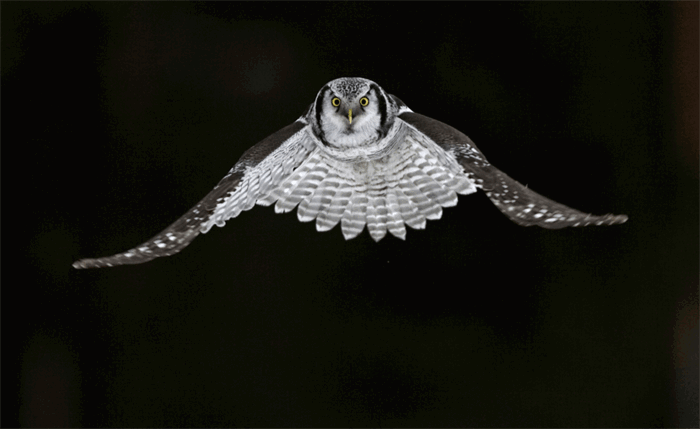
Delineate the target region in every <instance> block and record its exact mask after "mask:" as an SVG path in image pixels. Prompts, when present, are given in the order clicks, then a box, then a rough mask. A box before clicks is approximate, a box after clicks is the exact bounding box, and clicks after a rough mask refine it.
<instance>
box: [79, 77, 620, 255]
mask: <svg viewBox="0 0 700 429" xmlns="http://www.w3.org/2000/svg"><path fill="white" fill-rule="evenodd" d="M477 189H481V190H483V191H484V192H486V195H487V196H488V197H489V198H490V199H491V201H492V202H493V203H494V204H495V205H496V207H498V208H499V209H500V210H501V211H502V212H503V213H504V214H505V215H506V216H508V217H509V218H510V219H511V220H512V221H514V222H516V223H518V224H520V225H523V226H529V225H538V226H541V227H544V228H549V229H556V228H563V227H566V226H586V225H612V224H618V223H623V222H625V221H626V220H627V217H626V216H624V215H619V216H614V215H605V216H593V215H589V214H585V213H581V212H579V211H577V210H574V209H572V208H569V207H567V206H564V205H562V204H559V203H556V202H554V201H552V200H549V199H547V198H545V197H543V196H541V195H539V194H537V193H535V192H534V191H532V190H530V189H529V188H527V187H525V186H523V185H521V184H520V183H518V182H517V181H515V180H513V179H511V178H510V177H508V176H507V175H506V174H505V173H503V172H502V171H500V170H498V169H497V168H495V167H494V166H492V165H491V164H490V163H489V162H488V161H487V160H486V158H485V157H484V156H483V154H482V153H481V152H480V151H479V150H478V149H477V147H476V145H474V143H473V142H472V141H471V140H470V139H469V138H468V137H467V136H465V135H464V134H462V133H461V132H459V131H457V130H456V129H454V128H452V127H450V126H448V125H446V124H443V123H441V122H439V121H436V120H434V119H431V118H428V117H425V116H423V115H420V114H417V113H414V112H413V111H412V110H411V109H409V108H408V107H407V106H406V105H405V104H404V103H403V102H401V100H399V99H398V98H396V97H395V96H392V95H389V94H387V93H386V92H384V90H383V89H381V88H380V87H379V86H378V85H377V84H376V83H374V82H372V81H370V80H368V79H363V78H340V79H336V80H334V81H331V82H329V83H328V84H326V85H325V86H324V87H323V88H322V89H321V90H320V91H319V93H318V94H317V96H316V99H315V101H314V103H312V104H311V106H310V107H309V109H308V110H307V112H306V113H305V114H304V115H302V116H301V117H300V118H299V119H298V120H297V121H296V122H294V123H293V124H291V125H289V126H287V127H285V128H283V129H281V130H280V131H278V132H277V133H275V134H272V135H271V136H269V137H268V138H266V139H265V140H263V141H261V142H260V143H258V144H256V145H255V146H253V147H252V148H250V149H249V150H248V151H246V153H244V154H243V156H242V157H241V159H240V160H239V161H238V162H237V163H236V165H235V166H234V167H233V168H232V169H231V170H230V171H229V172H228V174H227V175H226V176H225V177H224V178H223V179H222V180H221V181H220V182H219V184H218V185H217V186H216V187H214V189H213V190H212V191H211V192H210V193H209V194H208V195H207V196H206V197H204V198H203V199H202V200H201V201H200V202H199V203H198V204H197V205H195V206H194V207H193V208H192V209H191V210H190V211H188V212H187V213H186V214H185V215H183V216H182V217H181V218H180V219H178V220H177V221H175V222H174V223H173V224H172V225H170V226H169V227H168V228H166V229H165V230H164V231H163V232H161V233H160V234H158V235H156V236H155V237H153V238H152V239H151V240H149V241H147V242H145V243H143V244H142V245H140V246H137V247H135V248H133V249H131V250H129V251H127V252H123V253H120V254H117V255H113V256H109V257H105V258H96V259H83V260H80V261H78V262H76V263H74V264H73V266H74V267H76V268H93V267H105V266H113V265H121V264H133V263H140V262H145V261H147V260H150V259H153V258H155V257H159V256H167V255H171V254H174V253H177V252H179V251H180V250H182V249H183V248H184V247H186V246H187V245H188V244H189V243H190V242H191V241H192V240H193V239H194V238H195V237H196V236H197V235H198V234H199V233H206V232H208V231H209V230H210V229H211V227H212V226H213V225H217V226H223V225H224V224H225V222H226V221H227V220H229V219H231V218H235V217H236V216H238V215H239V214H240V212H241V211H243V210H249V209H251V208H252V207H254V206H255V205H256V204H258V205H262V206H269V205H272V204H274V205H275V211H276V212H277V213H285V212H289V211H291V210H293V209H294V208H295V207H298V209H297V217H298V218H299V220H300V221H302V222H309V221H313V220H315V221H316V229H317V230H318V231H328V230H330V229H332V228H333V227H334V226H335V225H337V224H338V223H340V225H341V227H340V228H341V230H342V233H343V236H344V237H345V238H346V239H351V238H353V237H356V236H357V235H358V234H360V233H361V232H362V230H363V229H364V227H365V225H366V226H367V229H368V231H369V234H370V236H371V237H372V238H373V239H374V240H375V241H379V240H381V239H382V238H383V237H384V236H385V235H386V233H387V232H389V233H391V234H392V235H394V236H396V237H398V238H401V239H405V238H406V228H405V225H408V226H410V227H412V228H414V229H422V228H425V226H426V220H427V219H431V220H434V219H439V218H440V217H441V216H442V208H443V207H451V206H454V205H456V204H457V202H458V199H457V195H458V194H461V195H467V194H471V193H474V192H476V191H477Z"/></svg>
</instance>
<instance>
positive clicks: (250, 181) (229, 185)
mask: <svg viewBox="0 0 700 429" xmlns="http://www.w3.org/2000/svg"><path fill="white" fill-rule="evenodd" d="M308 128H309V127H308V125H307V124H306V123H305V121H304V120H303V119H302V118H300V119H299V120H297V121H296V122H294V123H292V124H290V125H288V126H286V127H284V128H282V129H281V130H279V131H277V132H276V133H274V134H272V135H270V136H269V137H267V138H265V139H264V140H262V141H261V142H259V143H257V144H256V145H255V146H253V147H251V148H250V149H248V150H247V151H246V152H245V153H244V154H243V155H242V156H241V158H240V159H239V160H238V162H237V163H236V165H234V167H233V168H232V169H231V170H230V171H229V172H228V174H226V176H225V177H224V178H223V179H221V181H220V182H219V184H217V185H216V186H215V187H214V189H212V190H211V192H209V194H207V196H205V197H204V198H203V199H202V200H201V201H200V202H199V203H197V204H196V205H195V206H194V207H192V208H191V209H190V210H189V211H188V212H187V213H185V214H184V215H183V216H182V217H180V218H179V219H178V220H176V221H175V222H173V224H172V225H170V226H169V227H167V228H165V229H164V230H163V231H162V232H160V233H159V234H158V235H156V236H155V237H153V238H151V239H150V240H148V241H146V242H145V243H143V244H140V245H138V246H136V247H134V248H133V249H130V250H127V251H126V252H122V253H118V254H116V255H112V256H107V257H104V258H88V259H81V260H79V261H76V262H74V263H73V267H74V268H102V267H112V266H116V265H125V264H140V263H142V262H146V261H150V260H151V259H154V258H158V257H161V256H170V255H173V254H175V253H177V252H179V251H181V250H182V249H184V248H185V247H187V245H189V244H190V242H191V241H192V240H194V238H195V237H197V235H199V234H200V233H206V232H207V231H209V229H210V228H211V227H212V226H213V225H214V224H216V225H218V226H223V224H224V222H225V221H226V220H227V219H229V218H231V217H235V216H237V215H238V214H239V213H240V212H241V211H243V210H249V209H251V208H252V207H253V206H254V205H255V203H256V201H257V200H258V199H259V198H261V197H263V196H265V195H266V194H267V193H268V192H269V191H271V190H272V189H273V188H274V187H275V186H276V185H278V184H279V183H280V182H281V181H282V180H283V179H285V178H286V177H287V176H289V174H290V173H291V172H292V171H293V170H294V169H295V168H296V167H298V166H299V165H300V164H301V163H302V162H303V161H304V160H305V159H306V158H307V157H308V156H309V154H310V153H311V152H312V151H313V150H314V147H315V146H314V145H315V144H314V142H313V140H311V139H310V138H309V131H308Z"/></svg>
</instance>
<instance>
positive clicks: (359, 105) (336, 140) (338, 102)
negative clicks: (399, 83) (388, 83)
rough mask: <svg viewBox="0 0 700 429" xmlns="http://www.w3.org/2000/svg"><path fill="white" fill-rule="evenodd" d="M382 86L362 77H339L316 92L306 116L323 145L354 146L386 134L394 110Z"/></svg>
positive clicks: (372, 141)
mask: <svg viewBox="0 0 700 429" xmlns="http://www.w3.org/2000/svg"><path fill="white" fill-rule="evenodd" d="M393 112H394V109H391V105H390V100H389V98H388V97H387V96H386V94H385V93H384V90H383V89H381V88H380V87H379V85H377V84H376V83H374V82H372V81H371V80H368V79H363V78H340V79H336V80H334V81H331V82H329V83H328V84H326V85H325V86H324V87H323V88H321V90H320V91H319V93H318V96H317V97H316V103H315V106H314V112H312V117H311V118H309V119H310V122H311V123H312V124H313V125H314V126H313V129H314V132H315V134H316V136H317V137H318V138H319V140H321V142H322V143H323V144H324V145H327V146H330V147H333V148H336V149H353V148H360V147H365V146H368V145H372V144H374V143H376V142H377V141H378V140H379V139H381V138H382V137H384V136H385V135H386V134H387V131H388V130H389V128H391V125H392V124H393V122H394V117H395V113H393Z"/></svg>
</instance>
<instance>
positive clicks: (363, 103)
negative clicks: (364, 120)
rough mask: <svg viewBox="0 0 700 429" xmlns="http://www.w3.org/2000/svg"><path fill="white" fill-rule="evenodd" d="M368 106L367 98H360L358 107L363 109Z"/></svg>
mask: <svg viewBox="0 0 700 429" xmlns="http://www.w3.org/2000/svg"><path fill="white" fill-rule="evenodd" d="M368 104H369V98H367V97H362V98H360V106H362V107H365V106H366V105H368Z"/></svg>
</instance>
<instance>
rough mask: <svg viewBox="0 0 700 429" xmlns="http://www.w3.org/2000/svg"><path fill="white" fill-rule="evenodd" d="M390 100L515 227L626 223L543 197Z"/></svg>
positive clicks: (457, 136)
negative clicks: (457, 166)
mask: <svg viewBox="0 0 700 429" xmlns="http://www.w3.org/2000/svg"><path fill="white" fill-rule="evenodd" d="M394 100H395V101H396V102H397V104H398V105H399V107H400V110H399V118H400V119H401V120H403V121H404V122H406V123H407V124H409V125H410V126H411V127H413V129H415V130H416V131H418V132H420V133H422V134H423V135H424V136H426V137H428V138H429V139H430V140H432V141H433V142H435V143H436V144H437V145H438V146H440V147H441V148H442V149H444V150H445V151H446V152H447V153H449V154H451V155H452V156H454V157H455V158H456V159H457V161H458V162H459V163H460V165H461V166H462V167H463V168H464V172H465V173H466V174H467V175H468V176H470V177H471V178H472V179H473V180H474V181H475V184H476V186H477V187H479V188H481V189H482V190H484V192H486V195H487V196H488V197H489V198H490V199H491V201H492V202H493V204H494V205H495V206H496V207H498V209H499V210H500V211H501V212H503V213H504V214H505V215H506V216H508V218H510V220H512V221H513V222H515V223H517V224H518V225H522V226H531V225H537V226H540V227H542V228H547V229H559V228H565V227H568V226H587V225H616V224H620V223H624V222H626V221H627V216H625V215H612V214H607V215H603V216H594V215H591V214H586V213H583V212H580V211H578V210H575V209H572V208H571V207H567V206H565V205H563V204H560V203H557V202H555V201H552V200H550V199H549V198H545V197H543V196H542V195H540V194H538V193H536V192H534V191H532V190H531V189H529V188H527V187H525V186H523V185H522V184H520V183H519V182H517V181H515V180H514V179H512V178H510V177H509V176H508V175H507V174H505V173H504V172H502V171H501V170H499V169H498V168H496V167H494V166H493V165H491V164H490V163H489V162H488V161H487V160H486V157H484V155H483V154H482V153H481V151H479V149H477V147H476V145H475V144H474V142H472V141H471V139H469V137H467V136H465V135H464V134H462V133H461V132H459V131H458V130H456V129H454V128H452V127H451V126H449V125H447V124H444V123H442V122H440V121H437V120H435V119H432V118H429V117H427V116H423V115H420V114H418V113H414V112H413V111H411V110H410V109H408V107H406V106H405V104H403V102H401V100H399V99H398V98H396V97H394Z"/></svg>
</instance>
